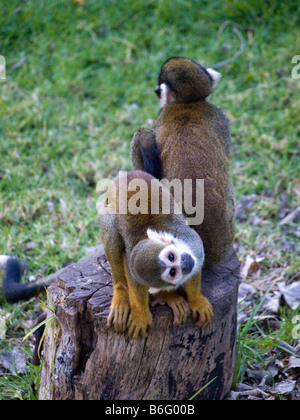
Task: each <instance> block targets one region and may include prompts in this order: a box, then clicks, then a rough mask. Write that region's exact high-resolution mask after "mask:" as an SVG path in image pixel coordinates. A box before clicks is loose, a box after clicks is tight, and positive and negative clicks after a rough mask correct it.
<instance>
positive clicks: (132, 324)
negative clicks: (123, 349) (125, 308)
mask: <svg viewBox="0 0 300 420" xmlns="http://www.w3.org/2000/svg"><path fill="white" fill-rule="evenodd" d="M127 326H128V335H129V337H131V338H134V339H137V338H138V337H139V336H141V337H142V338H143V337H145V335H146V332H147V329H148V328H150V327H151V326H152V315H151V312H150V310H149V308H138V309H132V310H131V313H130V315H129V320H128V324H127Z"/></svg>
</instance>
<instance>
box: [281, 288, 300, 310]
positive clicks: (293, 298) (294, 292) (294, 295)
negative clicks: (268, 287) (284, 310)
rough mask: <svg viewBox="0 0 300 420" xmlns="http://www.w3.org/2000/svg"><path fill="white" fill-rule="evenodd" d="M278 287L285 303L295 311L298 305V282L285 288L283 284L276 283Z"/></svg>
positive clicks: (299, 302) (299, 299) (299, 301)
mask: <svg viewBox="0 0 300 420" xmlns="http://www.w3.org/2000/svg"><path fill="white" fill-rule="evenodd" d="M278 286H279V289H280V292H281V293H282V294H283V297H284V299H285V301H286V303H287V304H288V305H289V306H290V307H291V308H292V309H294V310H295V309H297V307H298V306H299V304H300V281H297V282H295V283H292V284H290V285H288V286H286V285H285V283H284V282H280V283H278Z"/></svg>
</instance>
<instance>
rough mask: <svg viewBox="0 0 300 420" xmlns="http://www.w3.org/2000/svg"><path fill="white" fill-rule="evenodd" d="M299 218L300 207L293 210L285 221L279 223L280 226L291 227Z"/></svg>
mask: <svg viewBox="0 0 300 420" xmlns="http://www.w3.org/2000/svg"><path fill="white" fill-rule="evenodd" d="M299 216H300V206H299V207H297V208H296V209H294V210H292V211H291V212H290V213H289V214H288V215H287V216H286V217H285V218H284V219H283V220H281V222H280V223H279V226H283V225H289V224H291V223H293V221H294V220H296V219H297V218H298V217H299Z"/></svg>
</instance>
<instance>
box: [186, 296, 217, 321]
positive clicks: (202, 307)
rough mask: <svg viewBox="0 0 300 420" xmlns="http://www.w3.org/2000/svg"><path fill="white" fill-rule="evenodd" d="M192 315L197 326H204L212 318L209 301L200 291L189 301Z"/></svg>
mask: <svg viewBox="0 0 300 420" xmlns="http://www.w3.org/2000/svg"><path fill="white" fill-rule="evenodd" d="M190 308H191V311H192V317H193V319H194V320H195V321H196V322H195V325H196V326H197V327H205V325H207V324H209V323H210V322H211V320H212V318H213V314H214V313H213V308H212V306H211V304H210V303H209V301H208V300H207V299H206V297H204V296H203V295H202V294H201V293H200V295H199V296H196V297H195V299H193V300H192V301H190Z"/></svg>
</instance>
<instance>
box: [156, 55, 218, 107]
mask: <svg viewBox="0 0 300 420" xmlns="http://www.w3.org/2000/svg"><path fill="white" fill-rule="evenodd" d="M221 77H222V76H221V74H220V73H218V72H217V71H215V70H213V69H210V68H205V67H202V66H201V65H200V64H198V63H197V62H196V61H194V60H191V59H189V58H183V57H172V58H169V59H168V60H167V61H166V62H165V63H164V64H163V65H162V67H161V69H160V73H159V77H158V86H157V88H156V90H155V93H156V94H157V96H158V97H159V99H160V106H161V108H162V107H163V106H164V105H165V104H167V103H169V102H174V101H176V102H185V103H189V102H197V101H201V100H204V99H205V98H206V97H207V96H208V95H210V94H211V92H212V91H213V90H214V88H215V86H216V84H217V82H218V80H219V79H220V78H221Z"/></svg>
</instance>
